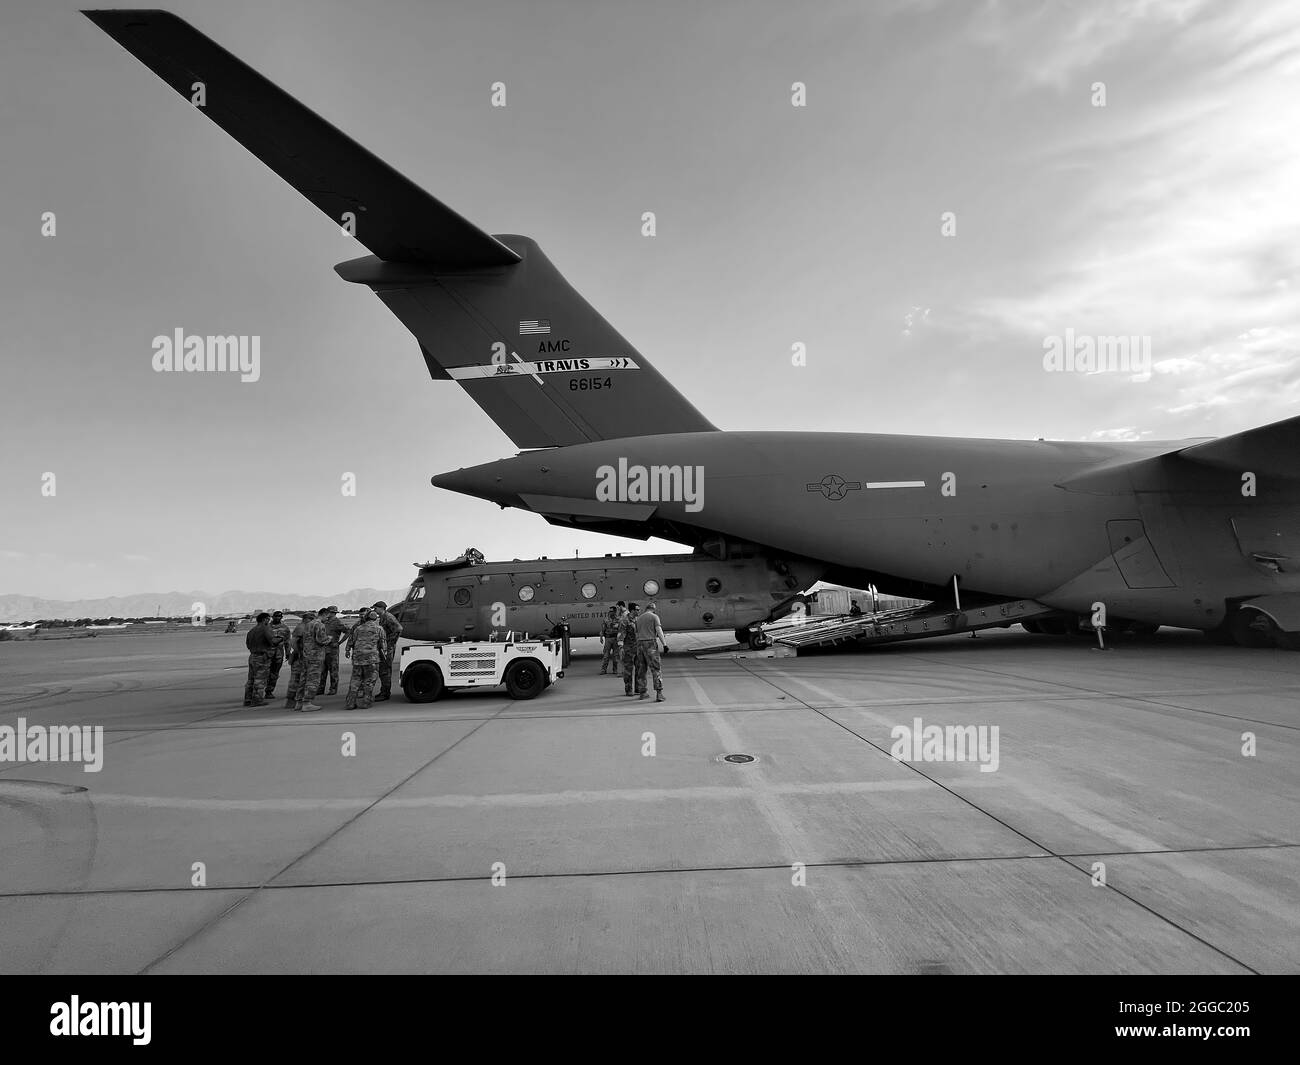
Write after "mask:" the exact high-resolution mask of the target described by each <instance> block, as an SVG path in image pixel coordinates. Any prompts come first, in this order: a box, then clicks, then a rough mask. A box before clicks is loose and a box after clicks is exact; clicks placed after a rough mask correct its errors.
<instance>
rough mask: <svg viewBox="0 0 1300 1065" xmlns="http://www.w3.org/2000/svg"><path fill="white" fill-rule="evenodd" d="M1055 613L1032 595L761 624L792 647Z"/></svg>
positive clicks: (892, 637)
mask: <svg viewBox="0 0 1300 1065" xmlns="http://www.w3.org/2000/svg"><path fill="white" fill-rule="evenodd" d="M1055 613H1056V611H1055V610H1053V609H1052V608H1051V607H1048V606H1044V605H1043V604H1042V603H1039V602H1037V601H1036V600H1033V599H1014V600H1010V601H1008V602H1005V603H991V604H988V605H986V606H978V607H968V608H967V609H965V610H957V609H955V608H954V607H951V606H944V605H939V604H937V603H931V604H929V605H928V606H919V607H909V608H908V609H906V610H888V611H881V612H879V613H876V614H862V615H860V616H858V617H853V616H852V615H848V614H840V615H837V616H834V617H827V618H820V619H815V620H809V621H805V622H803V623H799V624H796V623H793V622H788V621H782V622H778V623H776V624H775V625H765V626H763V631H764V633H765V634H766V635H767V636H768V637H770V638H771V640H772V642H773V643H780V644H784V645H785V646H787V647H794V648H800V647H822V646H828V645H831V644H837V643H842V642H844V641H847V640H852V641H854V642H855V643H859V644H877V643H896V642H898V641H900V640H923V639H925V638H927V637H930V636H951V635H953V634H954V633H959V632H975V631H977V630H978V629H991V628H996V627H998V626H1005V625H1010V624H1014V623H1015V622H1018V621H1024V620H1025V619H1027V618H1035V617H1041V616H1043V615H1046V614H1055Z"/></svg>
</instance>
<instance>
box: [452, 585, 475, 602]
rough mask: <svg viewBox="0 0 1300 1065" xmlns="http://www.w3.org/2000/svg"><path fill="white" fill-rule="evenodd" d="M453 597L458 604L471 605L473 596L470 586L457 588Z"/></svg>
mask: <svg viewBox="0 0 1300 1065" xmlns="http://www.w3.org/2000/svg"><path fill="white" fill-rule="evenodd" d="M451 598H452V602H454V603H455V604H456V605H457V606H469V604H470V600H471V598H472V596H471V595H470V590H469V589H468V588H457V589H456V591H455V592H454V593H453V594H452V597H451Z"/></svg>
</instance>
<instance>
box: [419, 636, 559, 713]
mask: <svg viewBox="0 0 1300 1065" xmlns="http://www.w3.org/2000/svg"><path fill="white" fill-rule="evenodd" d="M568 644H569V639H568V636H567V635H562V636H550V637H538V638H530V637H528V636H523V637H520V638H518V639H516V637H515V634H514V633H513V632H510V633H507V634H506V637H505V639H504V640H502V641H499V642H498V641H496V640H489V641H488V642H486V643H454V642H453V643H413V644H408V645H407V646H405V647H403V648H402V660H401V672H400V674H399V675H400V676H401V679H402V691H403V692H404V693H405V694H406V698H407V699H409V700H410V701H411V702H413V703H431V702H433V701H434V700H435V699H439V698H441V697H442V693H443V692H445V691H447V690H449V689H450V690H453V691H454V690H456V689H458V688H493V687H497V686H499V685H502V684H504V685H505V688H506V691H508V692H509V693H510V697H511V698H512V699H532V698H535V697H536V696H538V695H539V694H541V693H542V692H543V691H545V690H546V689H547V688H548V687H550V686H551V684H552V683H554V682H555V681H557V680H559V679H560V678H561V677H562V676H564V667H565V666H566V665H567V664H568V659H569V646H568Z"/></svg>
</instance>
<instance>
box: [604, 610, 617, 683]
mask: <svg viewBox="0 0 1300 1065" xmlns="http://www.w3.org/2000/svg"><path fill="white" fill-rule="evenodd" d="M620 628H621V626H620V624H619V621H618V618H616V617H614V618H612V617H610V616H609V615H608V614H606V615H605V620H604V621H603V622H602V623H601V626H600V635H601V639H603V640H604V641H605V657H604V658H602V659H601V660H600V671H601V673H614V672H616V671H617V669H618V633H619V629H620Z"/></svg>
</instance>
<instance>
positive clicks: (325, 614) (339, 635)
mask: <svg viewBox="0 0 1300 1065" xmlns="http://www.w3.org/2000/svg"><path fill="white" fill-rule="evenodd" d="M320 620H321V623H322V624H323V625H324V626H325V631H326V632H327V633H329V637H330V642H329V646H328V647H326V648H325V665H324V666H323V667H321V674H320V690H321V693H322V694H324V695H338V693H339V643H340V641H341V640H342V639H343V637H344V636H346V635H347V634H348V627H347V626H346V625H344V624H343V622H341V621H339V608H338V607H336V606H327V607H326V608H325V609H324V610H323V611H321V614H320ZM326 680H328V681H329V691H326V690H325V686H326V685H325V682H326Z"/></svg>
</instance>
